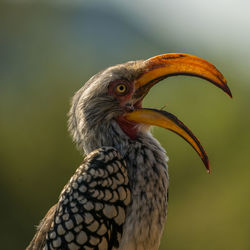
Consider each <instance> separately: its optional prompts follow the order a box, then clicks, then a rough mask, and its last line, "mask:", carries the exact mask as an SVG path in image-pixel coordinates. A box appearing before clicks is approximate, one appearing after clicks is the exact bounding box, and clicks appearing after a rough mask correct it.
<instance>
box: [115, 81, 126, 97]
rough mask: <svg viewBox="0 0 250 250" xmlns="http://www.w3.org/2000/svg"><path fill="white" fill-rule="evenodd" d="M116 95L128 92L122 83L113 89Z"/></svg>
mask: <svg viewBox="0 0 250 250" xmlns="http://www.w3.org/2000/svg"><path fill="white" fill-rule="evenodd" d="M115 92H116V93H117V95H125V94H126V93H127V92H128V86H127V85H126V84H124V83H119V84H117V85H116V87H115Z"/></svg>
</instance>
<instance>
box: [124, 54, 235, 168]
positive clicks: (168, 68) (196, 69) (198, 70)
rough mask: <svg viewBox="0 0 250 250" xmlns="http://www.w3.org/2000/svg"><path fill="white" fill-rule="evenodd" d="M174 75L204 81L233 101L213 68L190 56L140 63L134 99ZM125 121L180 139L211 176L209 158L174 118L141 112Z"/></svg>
mask: <svg viewBox="0 0 250 250" xmlns="http://www.w3.org/2000/svg"><path fill="white" fill-rule="evenodd" d="M176 75H189V76H196V77H200V78H203V79H205V80H207V81H209V82H211V83H212V84H214V85H215V86H217V87H219V88H220V89H222V90H223V91H224V92H226V93H227V94H228V95H229V96H230V97H232V94H231V91H230V89H229V88H228V86H227V82H226V79H225V78H224V76H223V75H222V74H221V73H220V72H219V71H218V70H217V69H216V67H215V66H214V65H212V64H211V63H209V62H207V61H205V60H204V59H201V58H199V57H196V56H193V55H188V54H183V53H173V54H172V53H171V54H164V55H159V56H155V57H152V58H150V59H148V60H146V61H144V62H143V66H142V73H141V74H140V75H139V77H138V78H137V79H136V80H135V83H134V84H135V92H134V95H133V98H134V99H135V100H137V101H141V100H142V99H143V98H144V97H145V96H146V94H147V93H148V92H149V90H150V89H151V88H152V86H154V85H155V84H156V83H157V82H159V81H161V80H163V79H165V78H167V77H170V76H176ZM124 117H125V118H126V119H127V120H128V121H132V122H136V123H144V124H148V125H154V126H159V127H162V128H166V129H168V130H171V131H173V132H175V133H176V134H178V135H180V136H181V137H182V138H184V139H185V140H186V141H187V142H188V143H189V144H190V145H191V146H192V147H193V148H194V149H195V151H196V152H197V153H198V155H199V156H200V158H201V159H202V161H203V163H204V164H205V166H206V168H207V170H208V171H209V173H210V167H209V161H208V157H207V154H206V152H205V150H204V149H203V147H202V145H201V143H200V142H199V140H198V139H197V138H196V137H195V135H194V134H193V133H192V132H191V131H190V130H189V129H188V128H187V127H186V126H185V125H184V124H183V123H182V122H181V121H179V120H178V118H177V117H176V116H174V115H172V114H170V113H168V112H166V111H162V110H156V109H143V108H141V109H136V110H135V111H133V112H128V113H126V114H124Z"/></svg>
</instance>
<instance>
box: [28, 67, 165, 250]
mask: <svg viewBox="0 0 250 250" xmlns="http://www.w3.org/2000/svg"><path fill="white" fill-rule="evenodd" d="M137 64H138V62H129V63H127V64H125V65H117V66H115V67H111V68H109V69H107V70H106V71H103V72H101V73H99V74H97V75H96V76H94V77H92V78H91V79H90V80H89V82H87V83H86V84H85V85H84V87H83V88H82V89H80V90H79V91H78V92H77V93H76V95H75V96H74V98H73V101H72V107H71V110H70V113H69V130H70V132H71V134H72V136H73V139H74V141H75V142H76V145H77V146H78V148H79V149H80V150H82V151H83V152H84V153H85V154H86V155H87V157H86V159H85V161H84V163H83V164H82V165H81V166H80V167H79V168H78V169H77V171H76V173H75V174H74V175H73V177H72V178H71V180H70V181H69V183H68V184H67V185H66V186H65V188H64V189H63V191H62V193H61V195H60V198H59V202H58V203H57V204H56V205H55V206H54V207H53V208H52V209H51V212H50V213H49V214H47V215H46V217H45V218H44V219H43V221H42V222H41V224H40V226H39V227H38V232H37V234H36V235H35V237H34V238H33V241H32V242H31V243H30V245H29V247H28V248H27V249H29V250H31V249H100V250H105V249H119V250H125V249H129V250H140V249H141V250H142V249H143V250H147V249H148V250H149V249H150V250H156V249H158V247H159V244H160V238H161V235H162V231H163V227H164V223H165V220H166V211H167V189H168V173H167V156H166V154H165V150H164V149H163V148H162V147H161V146H160V144H159V142H158V141H157V140H156V139H155V138H153V136H152V135H151V133H150V132H149V130H148V129H149V127H145V126H142V125H141V126H140V127H139V128H138V137H137V139H135V140H132V139H131V138H130V137H129V136H128V135H127V134H125V133H124V132H123V130H122V129H121V128H120V126H119V125H118V123H117V122H116V121H115V119H114V117H115V116H117V114H120V113H121V112H122V110H121V109H120V107H119V105H118V103H117V101H116V100H115V99H114V98H113V97H111V96H107V90H106V89H107V86H108V84H109V82H110V79H112V80H115V79H119V77H121V76H122V77H126V78H127V79H129V80H131V81H133V77H135V76H136V73H135V72H136V69H137ZM137 74H138V72H137ZM93 110H94V112H93ZM109 152H111V156H110V153H109ZM106 155H108V156H107V157H108V159H109V160H108V161H105V160H104V161H103V162H101V161H99V163H98V164H96V162H95V161H96V160H93V157H100V158H104V159H105V157H106ZM114 161H115V163H114ZM112 164H115V165H117V166H118V167H119V171H118V173H119V175H120V176H122V177H121V179H122V180H119V177H118V173H116V174H115V176H114V178H115V179H117V181H118V184H119V185H121V186H120V188H121V189H122V190H119V185H118V184H117V187H115V186H112V183H109V184H110V185H111V186H108V187H106V189H105V190H107V191H106V192H107V193H106V194H105V191H104V190H102V193H103V195H104V196H103V197H100V198H99V199H98V198H97V197H98V196H97V197H95V196H96V195H97V193H98V192H99V191H100V190H99V187H100V186H98V185H101V186H102V184H103V183H104V182H105V183H106V182H107V181H108V180H109V179H110V178H111V176H110V173H108V169H109V167H112ZM98 169H99V170H98ZM97 173H99V174H100V176H99V177H98V178H99V181H100V182H101V183H100V184H98V185H97V182H96V181H93V180H94V179H95V178H97V177H96V176H97ZM105 173H106V174H107V173H108V175H105ZM102 174H104V175H102ZM95 175H96V176H95ZM87 176H89V178H90V179H91V181H88V179H86V178H87ZM104 177H105V178H104ZM85 179H86V180H85ZM79 180H81V181H79ZM83 180H85V182H84V181H83ZM119 191H120V193H121V194H120V193H119ZM116 194H117V195H118V198H117V197H116ZM123 194H124V195H123ZM125 194H126V195H125ZM99 195H100V194H99ZM105 197H107V199H109V198H110V197H111V199H114V201H113V203H112V202H111V203H112V206H111V209H110V211H109V212H105V210H103V209H105V204H109V203H110V201H105ZM117 199H118V200H117ZM97 204H99V205H97ZM108 213H111V214H112V215H111V214H110V215H108ZM117 214H118V215H117ZM109 216H110V217H111V218H108V217H109ZM116 216H118V217H116ZM119 216H120V217H119ZM66 217H67V218H66ZM92 217H93V218H92ZM90 218H91V219H93V221H94V222H95V223H96V225H93V226H91V225H92V224H91V222H89V223H87V222H86V220H88V219H90ZM115 218H116V219H115ZM101 225H104V227H105V228H103V231H102V233H104V235H99V234H98V230H100V227H101Z"/></svg>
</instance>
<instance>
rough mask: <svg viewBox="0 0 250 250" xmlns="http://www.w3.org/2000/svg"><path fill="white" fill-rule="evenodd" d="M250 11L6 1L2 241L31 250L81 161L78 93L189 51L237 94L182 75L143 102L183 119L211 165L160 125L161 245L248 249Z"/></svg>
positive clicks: (216, 6) (0, 44)
mask: <svg viewBox="0 0 250 250" xmlns="http://www.w3.org/2000/svg"><path fill="white" fill-rule="evenodd" d="M249 13H250V2H249V1H245V0H210V1H198V0H188V1H181V0H167V1H162V0H154V1H139V0H137V1H127V0H120V1H115V0H106V1H80V0H79V1H74V0H70V1H62V0H61V1H56V0H53V1H41V2H39V1H34V2H32V1H21V0H18V1H4V2H1V3H0V197H1V198H0V204H1V205H0V216H1V219H0V221H1V226H0V237H1V247H0V248H1V249H24V247H25V246H26V245H27V244H28V242H29V241H30V240H31V238H32V237H33V234H34V232H35V228H34V225H37V224H38V222H39V220H40V219H41V218H42V217H43V216H44V214H45V213H46V212H47V210H48V208H49V207H50V206H52V205H53V204H54V203H56V202H57V199H58V195H59V193H60V191H61V189H62V188H63V186H64V185H65V184H66V182H67V181H68V179H69V177H70V176H71V175H72V174H73V172H74V171H75V169H76V168H77V167H78V166H79V164H80V163H81V161H82V156H81V155H80V154H79V153H78V152H77V150H76V149H75V146H74V145H73V143H72V142H71V138H70V137H69V135H68V132H67V115H66V114H67V112H68V110H69V105H70V98H71V97H72V96H73V94H74V92H75V91H76V90H77V89H79V88H80V87H81V86H82V84H84V83H85V82H86V81H87V80H88V79H89V78H90V77H91V76H92V75H93V74H95V73H96V72H98V71H100V70H102V69H103V68H106V67H108V66H110V65H114V64H117V63H122V62H126V61H128V60H136V59H146V58H149V57H151V56H154V55H157V54H162V53H166V52H185V53H190V54H194V55H197V56H200V57H202V58H205V59H207V60H208V61H210V62H212V63H214V64H215V65H216V66H217V67H218V68H219V69H220V70H221V71H222V72H223V74H224V75H225V77H226V78H227V80H228V84H229V86H230V88H231V90H232V93H233V96H234V97H233V99H230V98H229V97H228V96H226V95H225V94H224V93H223V92H222V91H220V90H219V89H217V88H215V87H214V86H212V85H211V84H208V83H207V82H205V81H204V80H201V79H197V78H192V77H185V76H183V77H182V76H179V77H174V78H169V79H166V80H164V81H163V82H162V83H160V84H158V85H157V86H155V87H154V88H153V89H152V90H151V94H150V95H149V96H148V97H147V99H146V100H145V101H144V106H145V107H154V108H161V107H162V106H166V107H165V109H166V110H167V111H169V112H171V113H174V114H175V115H177V116H178V117H179V118H180V119H181V120H182V121H184V122H185V124H186V125H188V126H189V127H190V128H191V129H192V131H194V133H195V134H196V135H197V137H198V138H199V139H200V140H201V142H202V144H203V146H204V147H205V148H206V151H207V153H208V155H209V158H210V163H211V168H212V173H211V175H208V174H207V172H206V171H205V168H204V166H203V164H202V162H201V160H200V159H199V157H198V156H197V154H196V153H195V152H194V150H193V149H192V148H191V147H190V146H189V145H188V144H187V143H186V142H185V141H183V140H182V139H181V138H179V137H177V136H176V135H175V134H172V133H171V132H168V131H165V130H163V129H160V128H155V129H154V130H153V133H154V135H155V136H156V137H157V138H158V139H159V140H160V141H161V143H162V145H163V146H164V147H165V148H166V150H167V152H168V155H169V156H170V162H169V171H170V178H171V185H170V202H169V210H168V219H167V223H166V228H165V231H164V235H163V238H162V241H161V247H160V249H161V250H164V249H171V250H181V249H186V250H189V249H190V250H196V249H197V250H198V249H199V250H200V249H203V250H206V249H207V250H211V249H213V250H223V249H226V250H235V249H237V250H247V249H250V238H249V233H250V184H249V179H250V166H249V155H250V152H249V141H250V129H249V128H250V116H249V107H250V83H249V77H250V70H249V65H250V49H249V46H250V30H249V27H250V15H249Z"/></svg>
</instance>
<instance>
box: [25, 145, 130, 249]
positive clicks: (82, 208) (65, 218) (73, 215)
mask: <svg viewBox="0 0 250 250" xmlns="http://www.w3.org/2000/svg"><path fill="white" fill-rule="evenodd" d="M130 201H131V192H130V188H129V183H128V173H127V167H126V163H125V162H124V160H123V159H122V157H121V155H120V153H119V152H118V151H117V150H116V149H114V148H112V147H103V148H100V149H98V150H95V151H93V152H92V153H90V154H89V155H88V156H87V157H86V159H85V160H84V162H83V164H82V165H81V166H80V167H79V168H78V169H77V170H76V172H75V174H74V175H73V176H72V177H71V179H70V181H69V182H68V184H67V185H66V186H65V187H64V189H63V191H62V193H61V195H60V197H59V202H58V203H57V205H55V206H54V207H52V208H51V209H50V210H49V212H50V211H51V212H50V213H49V212H48V214H47V215H46V216H45V218H44V219H43V220H42V222H41V225H40V226H39V228H38V232H37V233H36V235H35V236H34V238H33V240H32V242H31V243H30V245H29V247H28V248H27V249H100V250H105V249H114V248H118V247H119V242H120V239H121V235H122V229H123V224H124V222H125V218H126V207H127V206H128V205H129V203H130ZM39 237H40V238H39Z"/></svg>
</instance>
